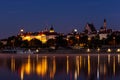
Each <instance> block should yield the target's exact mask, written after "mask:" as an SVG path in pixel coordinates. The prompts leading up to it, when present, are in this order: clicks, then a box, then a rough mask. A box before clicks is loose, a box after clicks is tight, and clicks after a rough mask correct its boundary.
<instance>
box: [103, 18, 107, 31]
mask: <svg viewBox="0 0 120 80" xmlns="http://www.w3.org/2000/svg"><path fill="white" fill-rule="evenodd" d="M103 28H104V30H106V29H107V22H106V19H104V24H103Z"/></svg>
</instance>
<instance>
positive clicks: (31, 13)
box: [0, 0, 120, 38]
mask: <svg viewBox="0 0 120 80" xmlns="http://www.w3.org/2000/svg"><path fill="white" fill-rule="evenodd" d="M119 2H120V1H118V0H116V1H113V0H109V2H108V1H104V0H101V1H95V0H92V1H89V0H81V1H78V0H76V1H72V0H69V1H63V0H60V1H55V0H52V1H48V0H40V1H39V0H36V1H34V0H30V1H28V0H26V1H24V0H20V1H18V0H17V1H16V0H12V1H9V0H2V1H0V9H1V11H0V12H1V14H0V17H1V18H0V22H1V25H0V26H1V27H0V38H6V37H8V36H11V35H16V34H18V32H19V30H20V29H21V28H24V29H25V31H33V32H35V31H41V30H43V29H44V28H45V27H48V28H50V26H51V25H53V26H54V29H55V30H56V31H57V32H70V31H71V30H72V29H73V28H77V29H78V31H79V32H80V31H83V30H84V27H85V25H86V23H87V22H89V23H93V24H94V25H95V27H96V28H97V29H100V27H101V26H103V20H104V18H105V19H106V20H107V27H108V28H112V29H115V30H117V29H120V26H119V25H120V23H119V21H120V16H119V13H120V10H119V7H120V5H119Z"/></svg>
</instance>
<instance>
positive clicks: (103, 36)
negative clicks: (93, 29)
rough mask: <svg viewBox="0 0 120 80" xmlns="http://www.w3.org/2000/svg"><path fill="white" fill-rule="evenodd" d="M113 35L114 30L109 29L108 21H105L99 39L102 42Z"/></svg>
mask: <svg viewBox="0 0 120 80" xmlns="http://www.w3.org/2000/svg"><path fill="white" fill-rule="evenodd" d="M111 33H112V29H107V21H106V19H104V23H103V27H101V28H100V31H99V37H100V40H102V39H106V38H107V36H108V35H110V34H111Z"/></svg>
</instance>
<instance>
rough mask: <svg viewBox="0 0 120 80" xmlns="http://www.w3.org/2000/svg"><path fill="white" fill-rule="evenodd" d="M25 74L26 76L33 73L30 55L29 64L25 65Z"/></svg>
mask: <svg viewBox="0 0 120 80" xmlns="http://www.w3.org/2000/svg"><path fill="white" fill-rule="evenodd" d="M25 72H26V74H28V75H29V74H30V73H31V63H30V55H29V56H28V62H27V64H26V65H25Z"/></svg>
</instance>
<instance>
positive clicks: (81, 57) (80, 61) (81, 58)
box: [80, 56, 82, 68]
mask: <svg viewBox="0 0 120 80" xmlns="http://www.w3.org/2000/svg"><path fill="white" fill-rule="evenodd" d="M81 67H82V56H80V68H81Z"/></svg>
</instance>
